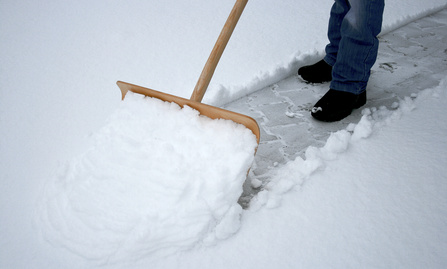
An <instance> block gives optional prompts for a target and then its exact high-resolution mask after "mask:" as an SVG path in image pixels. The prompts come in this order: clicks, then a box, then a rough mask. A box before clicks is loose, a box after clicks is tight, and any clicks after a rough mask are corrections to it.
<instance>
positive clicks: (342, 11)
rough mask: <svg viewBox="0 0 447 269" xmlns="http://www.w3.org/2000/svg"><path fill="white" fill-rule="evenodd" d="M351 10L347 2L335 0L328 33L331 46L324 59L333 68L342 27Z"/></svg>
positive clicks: (329, 45)
mask: <svg viewBox="0 0 447 269" xmlns="http://www.w3.org/2000/svg"><path fill="white" fill-rule="evenodd" d="M350 8H351V6H350V5H349V3H348V1H347V0H335V3H334V4H333V5H332V9H331V15H330V17H329V26H328V33H327V36H328V39H329V44H328V45H327V46H326V56H325V57H324V61H325V62H326V63H328V64H329V65H330V66H333V65H334V64H335V62H336V60H337V55H338V49H339V44H340V40H341V27H342V23H343V20H344V18H345V16H346V14H347V13H348V12H349V9H350Z"/></svg>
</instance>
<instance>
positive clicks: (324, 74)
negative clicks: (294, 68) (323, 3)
mask: <svg viewBox="0 0 447 269" xmlns="http://www.w3.org/2000/svg"><path fill="white" fill-rule="evenodd" d="M349 8H350V6H349V4H348V1H347V0H335V2H334V4H333V5H332V8H331V13H330V18H329V26H328V33H327V35H328V38H329V44H328V45H327V46H326V56H325V57H324V59H323V60H321V61H319V62H317V63H316V64H313V65H308V66H304V67H301V68H300V69H299V70H298V75H300V76H301V77H302V78H303V79H304V80H306V81H307V82H310V83H322V82H327V81H331V80H332V66H333V65H334V64H335V61H336V59H337V53H338V45H339V43H340V39H341V31H340V30H341V25H342V22H343V19H344V17H345V15H346V14H347V13H348V11H349Z"/></svg>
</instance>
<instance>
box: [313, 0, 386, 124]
mask: <svg viewBox="0 0 447 269" xmlns="http://www.w3.org/2000/svg"><path fill="white" fill-rule="evenodd" d="M349 5H350V9H349V11H348V13H347V14H346V15H345V16H344V18H343V21H342V24H341V28H340V39H339V40H338V39H337V37H336V36H335V34H334V36H335V37H333V38H334V39H333V41H331V42H333V44H337V40H338V50H337V55H336V59H335V62H334V65H333V67H332V81H331V84H330V90H329V91H328V92H327V93H326V94H325V95H324V96H323V97H322V98H321V99H320V100H319V101H318V102H317V103H316V104H315V106H314V107H313V108H312V116H313V117H314V118H316V119H318V120H321V121H339V120H341V119H343V118H345V117H347V116H348V115H350V114H351V112H352V110H353V109H354V108H359V107H361V106H363V105H364V104H365V103H366V85H367V83H368V80H369V76H370V74H371V68H372V66H373V65H374V62H375V61H376V58H377V51H378V45H379V41H378V39H377V35H378V34H379V33H380V31H381V27H382V15H383V9H384V0H349ZM330 49H331V47H329V52H330ZM328 55H329V56H327V57H326V58H328V59H331V56H332V54H330V53H328ZM328 61H330V60H328Z"/></svg>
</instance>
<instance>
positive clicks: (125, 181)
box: [38, 92, 257, 261]
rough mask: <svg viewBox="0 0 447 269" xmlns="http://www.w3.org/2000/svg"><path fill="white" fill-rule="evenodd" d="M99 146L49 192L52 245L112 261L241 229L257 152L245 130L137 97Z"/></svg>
mask: <svg viewBox="0 0 447 269" xmlns="http://www.w3.org/2000/svg"><path fill="white" fill-rule="evenodd" d="M185 123H186V124H185ZM94 141H95V143H94V145H93V147H92V148H91V149H89V150H88V151H87V152H86V153H85V154H83V155H81V156H80V157H78V158H76V159H75V160H73V161H71V162H70V163H68V164H67V166H65V167H63V168H62V171H61V174H60V175H58V176H57V177H56V178H54V179H51V181H50V182H49V183H48V186H46V188H45V193H44V195H43V197H42V200H43V201H40V203H42V206H41V207H42V208H41V210H42V212H40V213H38V214H39V215H41V218H42V220H41V223H40V226H41V227H42V228H43V230H44V233H45V237H46V238H48V240H49V241H50V242H51V243H52V244H54V245H56V246H64V247H66V248H68V249H70V250H72V251H73V252H75V253H77V254H79V255H81V256H83V257H85V258H87V259H95V260H109V261H110V260H120V259H124V258H122V256H124V257H125V258H129V256H130V257H132V256H134V255H138V256H139V257H144V256H148V255H151V254H152V253H153V252H161V251H166V250H165V249H168V250H169V249H174V250H176V251H178V250H182V249H183V250H184V249H188V248H192V247H193V246H194V245H196V244H198V243H202V242H206V243H207V244H212V243H213V242H214V241H216V240H217V239H225V238H227V237H229V236H230V235H232V234H233V233H235V232H236V231H237V230H238V229H239V226H240V223H239V222H240V221H239V220H240V214H241V212H242V208H241V206H240V205H239V204H238V203H237V201H238V199H239V197H240V195H241V194H242V185H243V183H244V181H245V178H246V174H247V171H248V170H249V168H250V165H251V163H252V162H253V159H254V153H255V149H256V147H257V142H256V136H255V135H254V134H253V133H252V132H251V131H250V130H249V129H247V128H246V127H245V126H243V125H240V124H236V123H234V122H232V121H230V120H211V119H210V118H207V117H204V116H200V115H199V112H198V111H196V110H193V109H191V108H189V107H185V108H183V109H181V108H180V106H178V105H177V104H174V103H168V102H163V101H161V100H159V99H153V98H149V99H148V98H144V96H142V95H139V94H133V93H132V92H131V93H128V95H127V96H126V99H125V100H124V101H123V103H122V105H121V106H120V107H119V108H118V110H117V111H116V112H115V113H114V114H113V115H112V116H111V118H110V119H109V121H108V123H107V124H106V125H105V126H104V127H103V128H102V129H101V130H99V131H98V133H97V134H96V135H95V137H94ZM171 251H172V250H171Z"/></svg>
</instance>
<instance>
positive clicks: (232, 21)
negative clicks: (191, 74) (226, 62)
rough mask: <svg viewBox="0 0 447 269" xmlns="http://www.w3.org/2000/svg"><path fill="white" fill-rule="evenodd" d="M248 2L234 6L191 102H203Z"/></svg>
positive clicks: (241, 2) (244, 1)
mask: <svg viewBox="0 0 447 269" xmlns="http://www.w3.org/2000/svg"><path fill="white" fill-rule="evenodd" d="M247 2H248V0H237V1H236V3H235V4H234V6H233V9H232V10H231V13H230V15H229V16H228V19H227V21H226V22H225V25H224V27H223V29H222V31H221V32H220V35H219V37H218V38H217V41H216V44H214V48H213V50H212V51H211V54H210V56H209V57H208V60H207V61H206V64H205V67H203V70H202V73H201V74H200V77H199V80H198V81H197V84H196V87H195V88H194V91H193V93H192V95H191V98H190V100H191V101H195V102H202V99H203V96H204V95H205V92H206V89H207V88H208V85H209V84H210V81H211V78H212V77H213V74H214V71H215V70H216V67H217V64H218V63H219V60H220V57H221V56H222V53H223V51H224V49H225V47H226V46H227V43H228V40H229V39H230V37H231V34H232V33H233V30H234V28H235V27H236V24H237V22H238V20H239V18H240V17H241V14H242V11H244V8H245V6H246V5H247Z"/></svg>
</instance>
